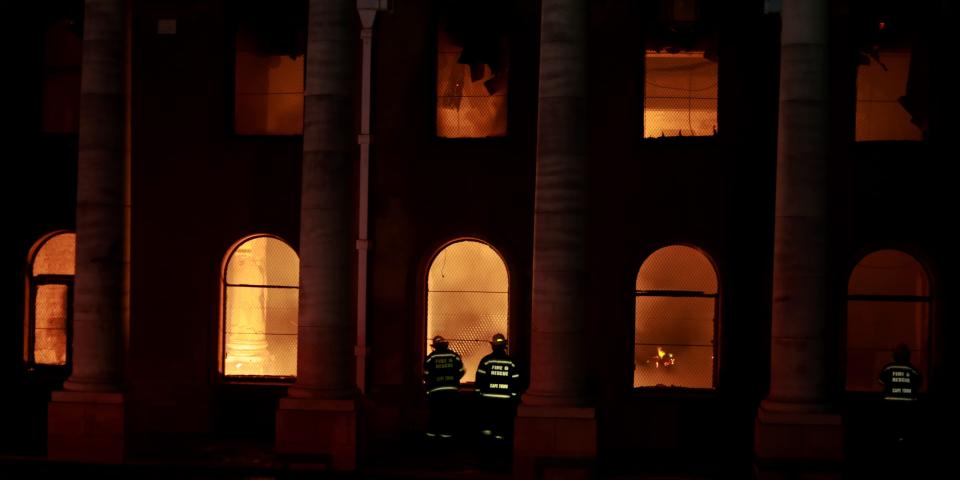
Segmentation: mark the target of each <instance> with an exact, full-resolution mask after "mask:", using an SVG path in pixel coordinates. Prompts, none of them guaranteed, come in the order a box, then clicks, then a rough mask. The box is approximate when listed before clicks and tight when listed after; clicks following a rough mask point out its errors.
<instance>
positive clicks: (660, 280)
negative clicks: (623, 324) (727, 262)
mask: <svg viewBox="0 0 960 480" xmlns="http://www.w3.org/2000/svg"><path fill="white" fill-rule="evenodd" d="M636 294H637V303H636V317H635V318H636V323H635V328H636V329H635V332H634V335H635V336H634V374H633V386H634V387H654V386H666V387H670V386H672V387H687V388H713V387H714V372H715V368H714V358H715V356H716V342H715V338H716V331H717V327H716V325H717V322H716V319H717V298H718V292H717V273H716V271H715V270H714V268H713V263H712V262H711V261H710V259H709V258H707V256H706V255H704V254H703V252H701V251H700V250H697V249H695V248H691V247H685V246H681V245H671V246H669V247H664V248H661V249H659V250H657V251H655V252H653V254H651V255H650V256H649V257H648V258H647V260H646V261H644V262H643V265H642V266H641V267H640V272H639V273H637V291H636Z"/></svg>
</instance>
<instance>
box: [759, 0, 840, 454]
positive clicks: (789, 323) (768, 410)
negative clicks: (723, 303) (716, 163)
mask: <svg viewBox="0 0 960 480" xmlns="http://www.w3.org/2000/svg"><path fill="white" fill-rule="evenodd" d="M781 15H782V19H783V30H782V33H781V43H782V46H781V60H780V121H779V124H780V128H779V135H778V137H779V138H778V147H777V203H776V221H775V238H774V263H773V269H774V278H773V325H772V330H771V337H772V338H771V359H770V365H771V372H770V393H769V394H768V396H767V398H766V399H765V400H764V401H763V402H762V404H761V405H760V410H759V411H758V413H757V421H756V436H755V451H756V454H757V458H758V463H759V464H760V466H761V470H763V464H764V462H765V461H767V460H784V459H786V460H809V459H813V460H837V459H839V458H840V456H841V451H842V441H841V440H842V430H841V425H840V418H839V416H838V415H836V414H834V413H832V412H831V411H830V408H829V406H828V396H829V390H830V385H829V384H828V382H829V378H830V376H829V375H828V368H831V367H830V366H829V365H827V364H826V361H825V360H826V358H827V353H828V349H833V348H836V346H834V345H832V344H829V343H828V342H827V339H826V335H825V331H826V329H827V319H828V318H829V315H828V309H827V297H828V292H827V288H828V283H827V271H828V265H827V254H826V238H827V208H828V205H827V181H826V175H827V157H828V153H829V148H830V147H829V142H828V132H829V115H828V107H829V105H828V92H827V85H828V68H827V64H828V58H827V25H828V14H827V2H826V1H825V0H784V1H783V9H782V14H781ZM832 368H836V367H832Z"/></svg>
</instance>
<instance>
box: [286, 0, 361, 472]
mask: <svg viewBox="0 0 960 480" xmlns="http://www.w3.org/2000/svg"><path fill="white" fill-rule="evenodd" d="M356 15H357V13H356V10H355V3H354V2H353V1H351V0H311V1H310V13H309V22H308V28H309V29H308V32H307V58H306V84H305V93H304V125H303V180H302V182H303V183H302V190H301V191H302V193H301V206H300V318H299V331H298V339H297V381H296V383H295V384H294V385H293V387H291V388H290V390H289V392H288V396H287V397H286V398H283V399H281V401H280V406H279V409H278V411H277V427H276V428H277V431H276V434H277V436H276V447H277V450H278V451H279V452H282V453H296V454H308V455H309V454H314V455H318V456H323V457H325V458H328V459H329V461H330V462H331V464H332V467H333V468H335V469H339V470H349V469H353V468H354V467H355V464H356V388H355V385H354V371H353V365H354V356H353V346H354V344H355V341H354V323H353V319H352V316H351V313H352V310H351V305H352V304H353V299H354V296H353V293H354V291H353V272H352V270H351V267H352V258H353V239H354V233H353V230H352V226H353V222H352V218H353V217H352V212H353V208H354V202H353V196H352V193H353V188H352V185H353V181H354V176H353V163H352V160H353V152H354V149H355V145H356V136H355V133H356V132H355V123H356V122H355V120H354V100H353V91H354V83H355V82H354V59H353V56H354V52H355V51H356V48H355V46H356V38H357V36H356V34H355V33H356V32H354V28H353V25H354V23H355V21H356V18H355V17H356Z"/></svg>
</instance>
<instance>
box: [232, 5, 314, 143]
mask: <svg viewBox="0 0 960 480" xmlns="http://www.w3.org/2000/svg"><path fill="white" fill-rule="evenodd" d="M239 5H240V7H238V8H239V11H240V21H239V22H238V25H237V37H236V65H235V67H236V77H235V84H234V87H235V88H234V130H235V132H236V133H238V134H244V135H299V134H302V133H303V93H304V88H303V85H304V64H303V62H304V53H305V51H306V21H307V17H306V3H305V2H296V1H294V2H277V3H270V4H265V3H261V2H241V3H240V4H239ZM258 7H260V8H258Z"/></svg>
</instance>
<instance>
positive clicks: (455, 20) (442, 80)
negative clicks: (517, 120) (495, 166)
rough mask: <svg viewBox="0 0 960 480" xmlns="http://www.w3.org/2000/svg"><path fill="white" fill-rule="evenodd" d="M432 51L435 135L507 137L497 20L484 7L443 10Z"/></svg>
mask: <svg viewBox="0 0 960 480" xmlns="http://www.w3.org/2000/svg"><path fill="white" fill-rule="evenodd" d="M445 8H446V9H447V10H448V11H446V12H445V15H444V17H445V18H444V20H443V21H441V23H440V28H439V39H438V47H437V136H439V137H446V138H483V137H499V136H503V135H506V134H507V57H506V54H507V50H506V39H505V35H503V33H502V28H501V27H502V24H503V20H502V18H503V17H502V15H499V14H498V13H499V10H498V9H496V8H490V6H489V5H486V4H479V3H476V2H452V3H451V5H446V6H445Z"/></svg>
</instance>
